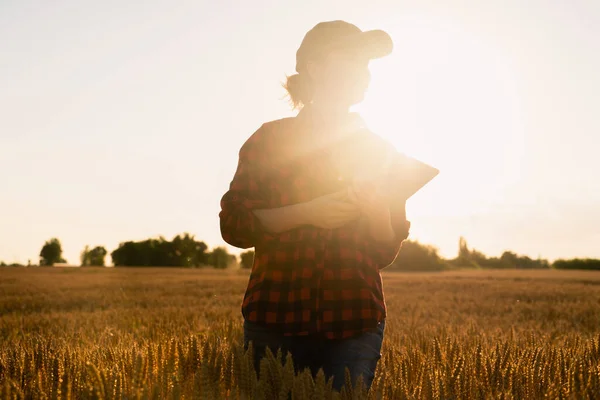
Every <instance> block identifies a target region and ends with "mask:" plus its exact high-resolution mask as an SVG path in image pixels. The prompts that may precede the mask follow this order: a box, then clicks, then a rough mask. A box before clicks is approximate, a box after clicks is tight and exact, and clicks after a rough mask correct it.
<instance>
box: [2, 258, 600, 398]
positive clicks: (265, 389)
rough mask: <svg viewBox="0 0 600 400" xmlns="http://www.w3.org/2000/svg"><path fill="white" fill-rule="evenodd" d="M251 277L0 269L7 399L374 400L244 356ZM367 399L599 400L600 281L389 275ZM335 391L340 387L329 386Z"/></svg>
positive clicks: (565, 276)
mask: <svg viewBox="0 0 600 400" xmlns="http://www.w3.org/2000/svg"><path fill="white" fill-rule="evenodd" d="M247 279H248V275H247V273H246V272H244V271H212V270H192V269H174V268H140V269H135V268H83V269H60V268H29V269H28V268H2V269H0V398H15V399H18V398H22V399H25V398H48V399H53V398H72V399H76V398H83V399H88V398H89V399H92V398H93V399H98V398H99V399H115V398H128V399H137V398H140V399H142V398H143V399H146V398H156V399H179V398H182V399H184V398H185V399H196V398H206V399H222V398H231V399H238V398H247V399H253V398H258V399H260V398H280V399H285V398H287V394H288V393H293V398H294V399H304V398H331V399H333V398H348V399H349V398H357V399H358V398H365V397H366V396H365V394H364V393H362V391H361V390H360V388H355V389H354V390H347V391H343V392H342V393H341V394H338V393H333V391H332V390H331V387H330V385H328V382H327V381H326V380H325V378H324V376H322V375H320V376H318V377H317V378H316V379H315V380H313V379H312V377H310V375H308V374H306V373H305V374H300V375H299V376H297V377H295V376H294V374H293V369H292V368H291V364H290V360H287V363H286V362H285V361H286V360H280V362H278V361H277V360H276V355H273V356H272V357H269V359H268V360H265V361H264V362H263V365H262V368H264V371H265V373H264V374H262V373H261V377H262V376H264V377H265V378H264V379H261V381H259V382H257V381H256V376H255V375H254V374H253V373H252V371H251V367H250V365H251V363H250V358H249V355H248V354H245V353H244V351H243V348H242V345H241V344H242V329H241V326H242V325H241V322H242V320H241V314H240V302H241V299H242V295H243V291H244V289H245V284H246V282H247ZM384 287H385V292H386V298H387V304H388V310H389V316H388V320H387V324H386V335H385V339H384V349H383V358H382V359H381V361H380V364H379V366H378V369H377V374H376V377H375V380H374V383H373V387H372V390H371V392H370V393H369V398H389V399H430V398H432V399H463V398H474V399H475V398H476V399H513V398H514V399H541V398H552V399H555V398H563V399H586V398H588V399H597V398H600V273H599V272H593V271H554V270H550V271H454V272H443V273H392V272H390V273H384ZM329 383H330V382H329Z"/></svg>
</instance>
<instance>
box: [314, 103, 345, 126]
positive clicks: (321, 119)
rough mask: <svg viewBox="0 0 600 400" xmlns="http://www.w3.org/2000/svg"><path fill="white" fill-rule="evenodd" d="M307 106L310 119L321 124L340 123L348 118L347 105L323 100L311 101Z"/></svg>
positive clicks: (333, 124) (334, 124)
mask: <svg viewBox="0 0 600 400" xmlns="http://www.w3.org/2000/svg"><path fill="white" fill-rule="evenodd" d="M309 107H310V116H311V119H312V120H313V122H315V123H317V124H318V125H321V126H336V125H340V124H341V123H343V122H344V121H345V120H346V119H347V118H348V113H349V109H350V107H347V106H343V105H341V106H340V105H339V104H331V103H325V102H322V103H319V102H312V103H311V104H310V106H309Z"/></svg>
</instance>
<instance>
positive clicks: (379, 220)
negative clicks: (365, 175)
mask: <svg viewBox="0 0 600 400" xmlns="http://www.w3.org/2000/svg"><path fill="white" fill-rule="evenodd" d="M348 196H349V198H350V201H352V203H354V204H356V205H357V207H358V208H359V209H360V210H361V213H362V214H363V215H364V216H365V217H366V218H367V221H368V224H369V230H370V233H371V236H373V237H374V238H375V239H376V240H378V241H383V242H392V241H393V240H395V233H394V229H393V227H392V218H391V213H390V207H389V201H388V199H387V196H386V195H385V194H384V193H383V189H382V186H381V185H380V184H378V182H376V181H354V182H353V184H352V186H351V187H349V188H348Z"/></svg>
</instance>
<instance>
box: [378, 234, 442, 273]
mask: <svg viewBox="0 0 600 400" xmlns="http://www.w3.org/2000/svg"><path fill="white" fill-rule="evenodd" d="M447 267H448V264H447V263H446V262H445V261H444V260H443V259H442V258H441V257H440V256H439V254H438V249H437V248H435V247H433V246H430V245H424V244H421V243H419V242H418V241H413V240H406V241H405V242H404V243H402V248H401V249H400V252H399V253H398V257H396V260H395V261H394V262H393V263H392V265H390V266H389V267H388V269H395V270H401V271H440V270H443V269H446V268H447Z"/></svg>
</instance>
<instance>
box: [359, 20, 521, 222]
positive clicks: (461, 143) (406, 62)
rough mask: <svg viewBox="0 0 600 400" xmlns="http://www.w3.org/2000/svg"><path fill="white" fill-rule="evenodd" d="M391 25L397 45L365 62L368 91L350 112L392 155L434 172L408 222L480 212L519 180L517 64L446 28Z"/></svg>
mask: <svg viewBox="0 0 600 400" xmlns="http://www.w3.org/2000/svg"><path fill="white" fill-rule="evenodd" d="M394 26H396V25H394ZM397 26H401V28H397V29H396V30H389V33H390V35H391V36H392V37H393V38H401V39H403V40H396V42H398V43H397V44H396V45H395V48H394V52H393V53H392V55H390V56H388V57H387V58H383V59H381V60H374V61H372V62H371V65H370V70H371V75H372V79H371V85H370V88H369V91H368V93H367V95H366V97H365V100H364V101H363V102H362V103H361V104H359V105H357V106H356V107H355V110H356V111H358V112H359V113H360V114H361V115H362V117H363V118H364V119H365V121H366V123H367V125H368V126H369V128H370V129H371V130H373V131H374V132H375V133H377V134H378V135H380V136H381V137H383V138H384V139H386V140H388V141H389V142H391V143H392V144H393V145H394V146H395V147H396V149H397V150H399V151H401V152H403V153H406V154H408V155H411V156H413V157H416V158H418V159H420V160H422V161H424V162H427V163H429V164H431V165H433V166H435V167H436V168H438V169H440V174H439V176H438V177H436V178H434V180H433V181H432V182H430V183H429V184H428V185H426V186H425V187H424V188H423V189H422V190H421V191H420V192H418V193H417V194H415V195H414V196H413V198H411V199H410V200H409V202H410V207H411V211H412V213H413V215H415V216H427V217H431V216H434V214H435V215H443V216H452V217H457V216H469V215H472V214H473V213H476V212H482V211H483V210H485V209H486V207H490V205H491V204H494V203H496V202H498V201H499V200H501V199H499V198H498V197H499V196H502V195H503V193H505V191H504V190H505V189H506V186H507V185H510V184H511V183H512V182H514V181H515V180H518V178H519V174H520V173H521V166H522V158H523V157H522V154H521V150H522V147H523V132H524V126H523V125H524V123H523V120H522V118H521V114H522V111H521V97H520V96H521V95H520V93H519V91H518V88H519V86H518V79H517V78H518V77H517V75H516V72H515V69H514V66H513V65H512V63H511V60H510V58H509V57H507V56H506V55H505V53H503V52H502V50H501V49H499V48H496V47H494V46H493V43H492V42H491V41H489V40H488V41H486V39H485V38H482V37H480V36H477V35H475V34H473V33H471V32H468V31H465V30H463V29H461V27H460V26H458V25H453V24H452V23H451V22H448V21H447V22H446V23H443V21H442V22H441V21H432V20H427V19H419V18H416V17H415V18H413V19H412V20H407V21H403V22H402V24H398V25H397ZM406 38H409V39H406Z"/></svg>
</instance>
